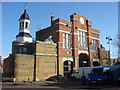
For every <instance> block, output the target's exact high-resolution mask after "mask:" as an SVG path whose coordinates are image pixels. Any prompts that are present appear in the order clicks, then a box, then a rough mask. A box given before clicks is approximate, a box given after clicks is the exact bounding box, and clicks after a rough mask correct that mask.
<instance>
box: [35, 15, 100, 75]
mask: <svg viewBox="0 0 120 90" xmlns="http://www.w3.org/2000/svg"><path fill="white" fill-rule="evenodd" d="M49 37H51V39H52V40H53V42H54V43H56V44H57V55H58V57H57V59H58V61H59V73H60V74H62V73H63V71H65V70H64V68H63V67H64V63H65V62H69V61H70V62H71V64H73V65H71V66H73V67H74V68H78V67H81V66H83V61H86V63H85V66H93V62H94V61H97V62H99V57H100V55H99V48H100V40H99V37H100V32H99V30H96V29H93V28H92V22H91V21H90V20H88V18H87V17H85V16H82V15H80V14H77V13H74V14H73V15H71V16H70V21H67V20H64V19H60V18H58V19H56V20H54V16H51V26H50V27H48V28H45V29H43V30H40V31H37V32H36V40H37V41H45V40H46V39H47V38H49Z"/></svg>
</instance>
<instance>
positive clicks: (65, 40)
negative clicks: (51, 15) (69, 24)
mask: <svg viewBox="0 0 120 90" xmlns="http://www.w3.org/2000/svg"><path fill="white" fill-rule="evenodd" d="M63 48H70V34H68V33H63Z"/></svg>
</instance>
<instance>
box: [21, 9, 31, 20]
mask: <svg viewBox="0 0 120 90" xmlns="http://www.w3.org/2000/svg"><path fill="white" fill-rule="evenodd" d="M20 19H28V20H30V18H29V15H28V14H27V12H26V9H25V10H24V13H23V14H22V15H21V17H20Z"/></svg>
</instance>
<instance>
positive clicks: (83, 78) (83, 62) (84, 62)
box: [82, 61, 87, 85]
mask: <svg viewBox="0 0 120 90" xmlns="http://www.w3.org/2000/svg"><path fill="white" fill-rule="evenodd" d="M86 63H87V61H82V64H83V76H82V80H83V85H85V83H86V82H85V81H86V80H85V79H86V77H85V75H84V64H86Z"/></svg>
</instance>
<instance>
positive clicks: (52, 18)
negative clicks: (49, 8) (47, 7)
mask: <svg viewBox="0 0 120 90" xmlns="http://www.w3.org/2000/svg"><path fill="white" fill-rule="evenodd" d="M53 21H54V15H53V14H52V15H51V26H52V22H53Z"/></svg>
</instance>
